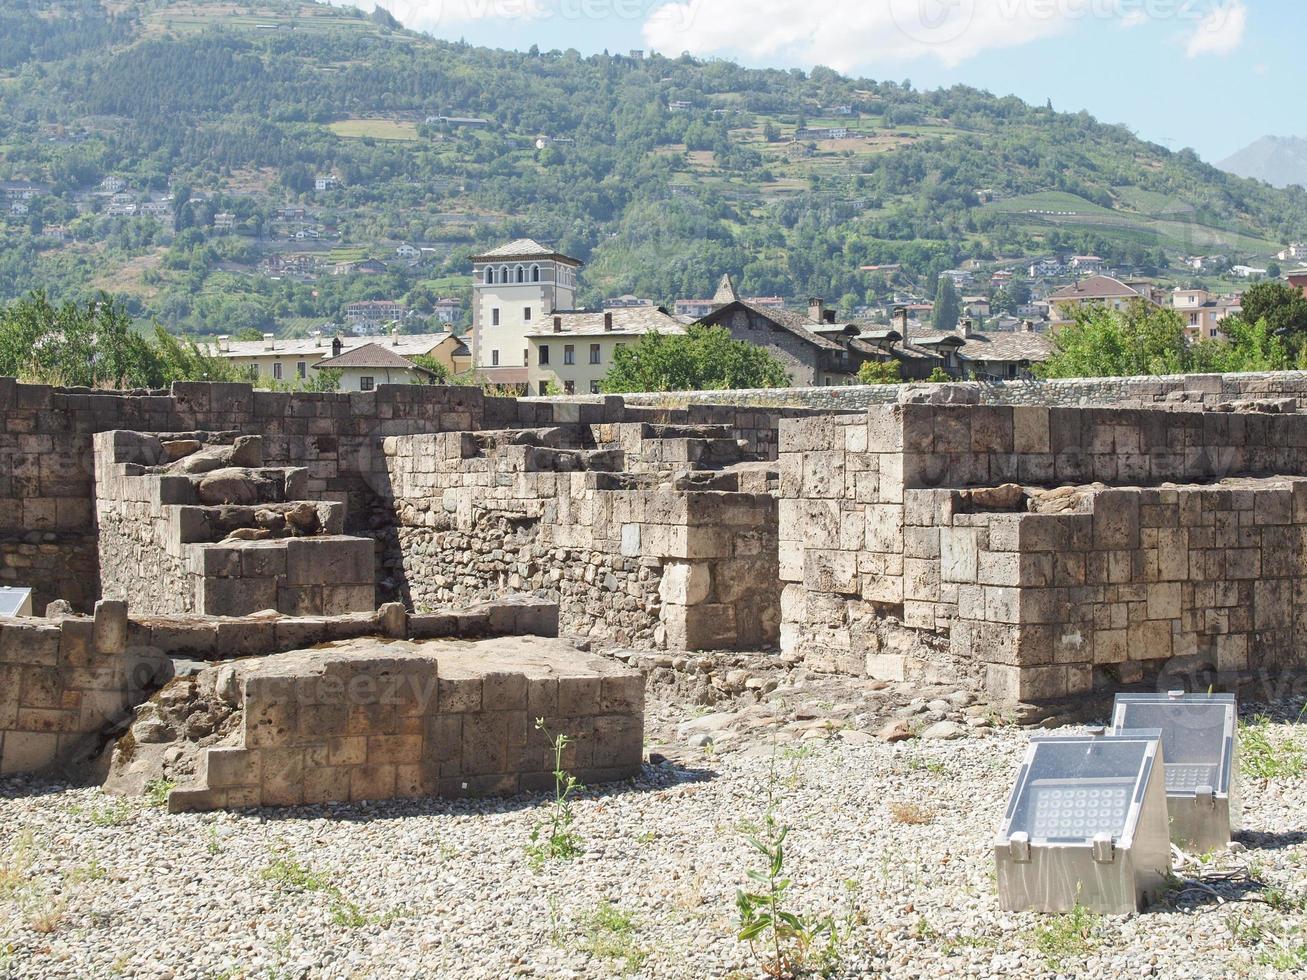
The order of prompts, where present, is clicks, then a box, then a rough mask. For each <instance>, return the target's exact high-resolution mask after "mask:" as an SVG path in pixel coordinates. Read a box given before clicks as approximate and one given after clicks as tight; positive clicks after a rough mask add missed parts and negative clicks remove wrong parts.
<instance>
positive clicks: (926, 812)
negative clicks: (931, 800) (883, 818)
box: [889, 803, 935, 826]
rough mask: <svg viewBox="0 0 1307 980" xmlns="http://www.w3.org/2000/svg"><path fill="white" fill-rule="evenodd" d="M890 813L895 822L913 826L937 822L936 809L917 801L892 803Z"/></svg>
mask: <svg viewBox="0 0 1307 980" xmlns="http://www.w3.org/2000/svg"><path fill="white" fill-rule="evenodd" d="M889 815H890V817H892V818H893V820H894V822H895V823H903V824H909V825H912V826H919V825H921V824H928V823H934V822H935V811H934V810H932V809H930V808H929V807H924V806H921V805H920V804H917V803H891V804H890V805H889Z"/></svg>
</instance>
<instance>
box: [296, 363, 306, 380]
mask: <svg viewBox="0 0 1307 980" xmlns="http://www.w3.org/2000/svg"><path fill="white" fill-rule="evenodd" d="M295 374H296V375H298V376H299V377H300V378H301V379H303V378H307V377H308V376H309V366H308V365H307V364H305V363H304V362H303V361H297V362H296V364H295Z"/></svg>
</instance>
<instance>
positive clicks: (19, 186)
mask: <svg viewBox="0 0 1307 980" xmlns="http://www.w3.org/2000/svg"><path fill="white" fill-rule="evenodd" d="M49 193H50V188H49V187H47V186H46V185H44V184H33V183H30V182H28V181H25V180H15V181H9V182H7V183H5V184H0V194H2V195H3V197H4V199H5V200H6V201H30V200H32V199H33V198H35V197H40V196H41V195H42V194H49Z"/></svg>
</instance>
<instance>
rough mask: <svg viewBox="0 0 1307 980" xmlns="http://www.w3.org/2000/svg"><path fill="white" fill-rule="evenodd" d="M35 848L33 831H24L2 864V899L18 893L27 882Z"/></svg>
mask: <svg viewBox="0 0 1307 980" xmlns="http://www.w3.org/2000/svg"><path fill="white" fill-rule="evenodd" d="M34 850H35V844H34V842H33V837H32V832H31V831H30V830H24V831H22V832H21V833H20V834H19V835H18V836H17V837H16V838H15V839H14V843H13V845H12V846H11V847H10V848H9V853H8V854H6V855H5V858H4V863H3V864H0V901H3V900H5V899H8V898H12V897H13V896H14V895H16V894H18V893H19V892H20V891H21V890H22V888H23V886H24V885H25V884H26V883H27V872H28V869H29V868H30V867H31V866H32V852H33V851H34Z"/></svg>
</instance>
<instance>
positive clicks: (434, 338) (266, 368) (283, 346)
mask: <svg viewBox="0 0 1307 980" xmlns="http://www.w3.org/2000/svg"><path fill="white" fill-rule="evenodd" d="M368 344H375V345H377V346H379V347H385V348H386V349H387V350H389V351H391V352H392V353H394V354H396V355H398V356H399V357H403V358H409V357H415V356H417V355H419V354H420V355H424V356H427V357H432V358H435V359H436V360H437V361H439V362H440V363H441V364H442V365H443V366H444V367H445V369H446V370H447V371H449V372H450V373H451V374H461V373H462V372H464V371H466V370H468V369H469V367H470V366H471V363H472V357H471V354H470V353H469V352H468V349H467V346H466V345H465V344H464V343H463V341H462V339H461V338H459V337H456V336H455V335H454V334H452V333H449V332H448V331H444V332H441V333H424V334H386V335H376V336H370V337H347V338H341V337H324V336H323V334H322V332H321V331H314V333H313V334H312V335H310V336H308V337H277V336H275V335H274V334H270V333H266V334H264V335H263V339H262V340H232V339H231V338H230V337H228V336H225V335H224V336H220V337H218V338H217V343H216V344H215V345H213V346H212V347H211V348H210V350H211V352H212V353H215V354H217V355H218V356H219V357H222V358H223V359H225V360H227V361H229V362H231V363H233V364H236V365H238V366H240V367H244V368H246V369H247V370H248V371H249V373H250V377H251V379H252V380H254V381H255V382H258V381H260V380H264V381H268V380H271V381H286V382H295V381H304V380H306V379H307V378H308V377H309V368H310V367H311V366H312V365H313V364H314V363H316V362H318V361H321V360H323V359H324V358H328V357H336V356H338V355H340V354H343V353H345V352H346V351H350V350H354V349H356V348H359V347H363V346H365V345H368Z"/></svg>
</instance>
